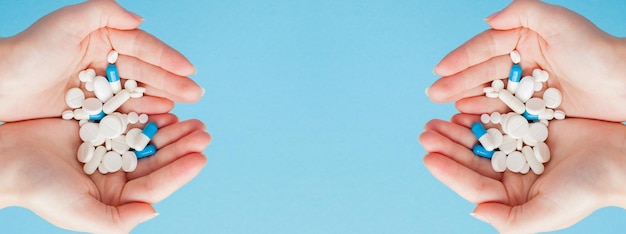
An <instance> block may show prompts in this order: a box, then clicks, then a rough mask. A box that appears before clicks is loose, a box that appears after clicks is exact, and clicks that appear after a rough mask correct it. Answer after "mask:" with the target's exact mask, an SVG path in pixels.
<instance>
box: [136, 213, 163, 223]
mask: <svg viewBox="0 0 626 234" xmlns="http://www.w3.org/2000/svg"><path fill="white" fill-rule="evenodd" d="M157 216H159V213H154V214H151V215H148V216H146V217H145V218H143V219H142V220H141V222H140V223H143V222H147V221H148V220H151V219H154V218H155V217H157Z"/></svg>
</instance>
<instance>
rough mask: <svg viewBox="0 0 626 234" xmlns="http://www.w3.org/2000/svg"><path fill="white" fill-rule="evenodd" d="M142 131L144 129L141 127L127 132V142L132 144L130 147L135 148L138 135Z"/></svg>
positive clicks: (129, 144)
mask: <svg viewBox="0 0 626 234" xmlns="http://www.w3.org/2000/svg"><path fill="white" fill-rule="evenodd" d="M141 131H142V130H141V129H139V128H133V129H131V130H128V132H127V133H126V144H127V145H128V146H130V148H135V145H136V144H137V141H136V140H137V137H138V136H139V134H141Z"/></svg>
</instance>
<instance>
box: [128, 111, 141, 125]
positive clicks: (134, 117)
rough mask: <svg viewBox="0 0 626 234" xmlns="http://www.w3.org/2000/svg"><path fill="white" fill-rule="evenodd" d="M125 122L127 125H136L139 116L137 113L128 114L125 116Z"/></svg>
mask: <svg viewBox="0 0 626 234" xmlns="http://www.w3.org/2000/svg"><path fill="white" fill-rule="evenodd" d="M126 120H127V121H128V123H129V124H136V123H137V122H139V115H138V114H137V112H130V113H128V115H127V116H126Z"/></svg>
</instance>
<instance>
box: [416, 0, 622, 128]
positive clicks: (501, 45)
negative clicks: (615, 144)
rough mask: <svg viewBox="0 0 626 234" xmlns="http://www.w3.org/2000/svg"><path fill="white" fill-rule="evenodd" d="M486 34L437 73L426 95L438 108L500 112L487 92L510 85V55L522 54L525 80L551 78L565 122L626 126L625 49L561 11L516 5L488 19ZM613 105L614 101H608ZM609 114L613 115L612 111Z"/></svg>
mask: <svg viewBox="0 0 626 234" xmlns="http://www.w3.org/2000/svg"><path fill="white" fill-rule="evenodd" d="M486 21H487V23H488V24H489V25H490V26H491V28H492V29H489V30H487V31H485V32H483V33H481V34H479V35H477V36H475V37H474V38H472V39H470V40H469V41H467V42H466V43H465V44H463V45H461V46H460V47H458V48H457V49H455V50H454V51H452V52H450V53H449V54H448V55H447V56H446V57H445V58H443V59H442V60H441V62H440V63H439V64H438V65H437V66H436V67H435V70H434V72H435V73H436V74H439V75H441V76H442V77H441V78H440V79H439V80H437V81H436V82H435V83H434V84H433V85H432V86H431V87H430V88H429V89H428V91H427V94H428V95H429V96H430V98H431V100H433V101H435V102H456V101H458V102H457V103H456V105H457V108H458V109H459V110H460V111H461V112H464V113H473V114H477V113H486V112H491V111H493V110H497V109H502V106H503V105H502V104H501V102H500V101H499V100H497V99H487V98H485V97H484V95H483V93H482V88H483V87H485V86H487V85H489V83H490V82H491V81H492V80H495V79H504V78H508V75H509V72H510V69H511V65H512V62H511V60H510V58H509V55H508V54H509V52H511V51H513V50H518V51H519V52H520V54H521V57H522V62H521V63H520V65H521V66H522V68H523V70H524V71H523V74H524V75H531V73H532V70H533V69H534V68H541V69H544V70H546V71H548V73H549V74H550V79H549V80H548V86H550V87H555V88H558V89H560V90H561V91H562V93H563V103H562V105H561V107H560V108H562V109H563V110H565V112H566V113H567V115H568V116H574V117H586V118H594V119H601V120H609V121H626V109H625V108H622V106H621V105H622V104H621V103H624V102H626V67H625V66H623V61H624V59H626V43H625V41H624V39H620V38H616V37H613V36H611V35H609V34H607V33H605V32H603V31H601V30H600V29H599V28H598V27H596V26H595V25H594V24H592V23H591V22H590V21H588V20H587V19H585V18H584V17H583V16H581V15H578V14H576V13H574V12H572V11H570V10H567V9H565V8H563V7H559V6H554V5H550V4H547V3H543V2H540V1H535V0H518V1H513V3H511V5H509V6H508V7H506V8H505V9H504V10H502V11H501V12H498V13H496V14H494V15H492V16H490V17H488V18H487V19H486ZM609 100H610V101H609ZM607 110H611V111H607Z"/></svg>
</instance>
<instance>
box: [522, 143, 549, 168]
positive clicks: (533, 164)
mask: <svg viewBox="0 0 626 234" xmlns="http://www.w3.org/2000/svg"><path fill="white" fill-rule="evenodd" d="M522 153H523V154H524V157H525V158H526V162H528V165H529V166H530V169H531V170H533V173H535V174H537V175H541V174H542V173H543V170H544V169H545V168H544V166H543V164H542V163H540V162H539V161H537V158H536V157H535V152H534V151H533V149H532V148H530V146H524V148H522Z"/></svg>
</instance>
